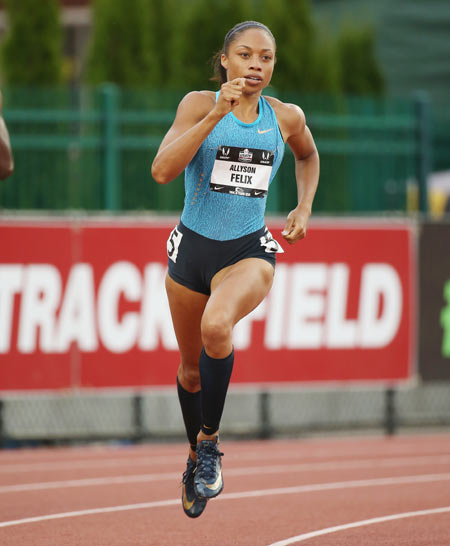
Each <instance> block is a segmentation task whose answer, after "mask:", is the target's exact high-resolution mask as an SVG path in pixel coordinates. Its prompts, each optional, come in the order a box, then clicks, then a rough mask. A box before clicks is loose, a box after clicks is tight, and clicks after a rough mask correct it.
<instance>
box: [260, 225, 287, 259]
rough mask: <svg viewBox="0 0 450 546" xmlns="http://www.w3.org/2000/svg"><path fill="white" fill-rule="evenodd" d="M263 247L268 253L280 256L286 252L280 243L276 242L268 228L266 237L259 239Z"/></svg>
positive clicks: (265, 233)
mask: <svg viewBox="0 0 450 546" xmlns="http://www.w3.org/2000/svg"><path fill="white" fill-rule="evenodd" d="M259 241H260V243H261V246H263V247H264V248H265V251H266V252H270V253H271V252H277V253H278V254H283V253H284V250H283V248H282V247H281V245H280V243H279V242H278V241H276V240H275V239H274V238H273V237H272V234H271V233H270V231H269V230H268V229H267V228H266V231H265V232H264V235H263V236H262V237H260V238H259Z"/></svg>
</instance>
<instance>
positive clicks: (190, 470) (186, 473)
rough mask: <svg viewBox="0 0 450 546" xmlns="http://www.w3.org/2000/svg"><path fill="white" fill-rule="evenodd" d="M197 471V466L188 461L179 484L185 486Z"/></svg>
mask: <svg viewBox="0 0 450 546" xmlns="http://www.w3.org/2000/svg"><path fill="white" fill-rule="evenodd" d="M196 469H197V464H196V463H195V462H194V461H192V460H191V459H188V462H187V467H186V470H185V471H184V472H183V477H182V479H181V484H183V483H184V484H185V483H186V482H187V481H188V480H189V479H190V478H191V476H192V475H193V474H194V473H195V471H196Z"/></svg>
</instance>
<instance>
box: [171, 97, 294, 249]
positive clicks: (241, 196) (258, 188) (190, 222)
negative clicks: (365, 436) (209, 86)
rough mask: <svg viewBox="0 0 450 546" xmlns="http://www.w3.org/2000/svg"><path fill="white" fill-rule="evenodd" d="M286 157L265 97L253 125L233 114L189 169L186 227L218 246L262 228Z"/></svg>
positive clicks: (208, 137)
mask: <svg viewBox="0 0 450 546" xmlns="http://www.w3.org/2000/svg"><path fill="white" fill-rule="evenodd" d="M217 96H218V93H217V94H216V100H217ZM283 154H284V142H283V138H282V136H281V133H280V129H279V127H278V123H277V118H276V115H275V112H274V110H273V108H272V106H271V105H270V104H269V102H268V101H267V100H266V99H265V98H264V97H260V99H259V114H258V119H256V120H255V121H254V122H253V123H244V122H242V121H240V120H239V119H237V118H236V116H235V115H234V114H233V112H230V113H229V114H227V115H226V116H225V117H224V118H222V119H221V120H220V121H219V123H218V124H217V125H216V126H215V127H214V129H213V130H212V131H211V133H210V134H209V135H208V136H207V137H206V139H205V140H204V141H203V143H202V145H201V146H200V148H199V150H198V151H197V153H196V155H195V156H194V157H193V158H192V160H191V161H190V163H189V165H188V166H187V167H186V170H185V200H184V208H183V212H182V215H181V221H182V222H183V224H184V225H185V226H186V227H188V228H189V229H191V230H192V231H195V232H197V233H199V234H200V235H203V236H204V237H208V238H210V239H215V240H218V241H227V240H230V239H237V238H238V237H242V236H244V235H248V234H249V233H253V232H254V231H257V230H258V229H260V228H262V227H263V226H264V213H265V209H266V201H267V191H268V187H269V184H270V183H271V182H272V180H273V178H274V176H275V174H276V172H277V170H278V167H279V166H280V164H281V161H282V159H283Z"/></svg>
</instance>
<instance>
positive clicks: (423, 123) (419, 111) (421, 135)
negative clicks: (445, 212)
mask: <svg viewBox="0 0 450 546" xmlns="http://www.w3.org/2000/svg"><path fill="white" fill-rule="evenodd" d="M414 97H415V99H414V101H415V109H416V118H417V163H416V165H417V166H416V172H417V182H418V189H419V211H420V212H422V213H425V214H426V213H428V192H427V181H428V175H429V173H430V170H431V107H430V99H429V97H428V94H427V93H426V92H424V91H418V92H416V93H415V96H414Z"/></svg>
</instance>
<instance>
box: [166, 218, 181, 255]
mask: <svg viewBox="0 0 450 546" xmlns="http://www.w3.org/2000/svg"><path fill="white" fill-rule="evenodd" d="M182 238H183V234H182V233H181V232H180V231H178V229H177V228H176V227H175V228H173V230H172V232H171V234H170V236H169V238H168V239H167V256H168V257H169V258H170V259H171V260H172V262H174V263H176V262H177V256H178V248H179V246H180V243H181V239H182Z"/></svg>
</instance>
